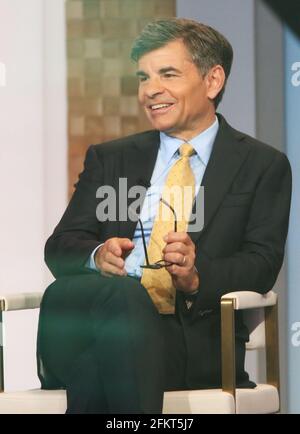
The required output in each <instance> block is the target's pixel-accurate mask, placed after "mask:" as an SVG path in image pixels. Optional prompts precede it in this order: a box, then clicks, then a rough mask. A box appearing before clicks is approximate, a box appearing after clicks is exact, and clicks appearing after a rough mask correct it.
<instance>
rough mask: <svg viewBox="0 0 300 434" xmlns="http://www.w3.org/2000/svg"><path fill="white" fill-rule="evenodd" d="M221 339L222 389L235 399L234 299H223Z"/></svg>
mask: <svg viewBox="0 0 300 434" xmlns="http://www.w3.org/2000/svg"><path fill="white" fill-rule="evenodd" d="M221 337H222V338H221V339H222V389H223V391H224V392H229V393H230V394H231V395H232V396H233V397H234V400H235V388H236V378H235V377H236V373H235V328H234V300H233V299H230V298H228V299H226V298H225V299H222V301H221Z"/></svg>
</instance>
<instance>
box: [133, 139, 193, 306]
mask: <svg viewBox="0 0 300 434" xmlns="http://www.w3.org/2000/svg"><path fill="white" fill-rule="evenodd" d="M179 152H180V159H179V160H177V161H176V163H175V164H174V165H173V167H172V168H171V169H170V171H169V173H168V175H167V179H166V182H165V185H164V187H163V191H162V198H163V199H164V200H165V201H166V202H167V203H168V204H169V205H171V206H172V207H173V208H174V210H175V212H176V216H177V231H178V232H186V230H187V225H188V221H189V217H190V213H191V210H192V204H193V200H194V196H195V177H194V174H193V171H192V169H191V166H190V161H189V157H190V156H191V155H192V154H193V153H194V152H195V151H194V148H193V147H192V146H191V145H189V144H188V143H184V144H183V145H181V146H180V148H179ZM173 230H174V215H173V213H172V212H171V210H170V209H169V208H168V206H166V205H165V204H164V203H163V202H160V203H159V210H158V213H157V215H156V217H155V220H154V224H153V228H152V232H151V236H150V241H149V245H148V249H147V252H148V256H149V262H150V264H153V263H154V262H156V261H159V260H160V259H162V255H163V254H162V250H163V248H164V247H165V245H166V243H165V241H164V240H163V237H164V236H165V235H167V233H168V232H169V231H173ZM141 283H142V285H144V286H145V288H147V290H148V292H149V295H150V297H151V298H152V300H153V303H154V304H155V306H156V307H157V309H158V311H159V312H160V313H162V314H172V313H174V312H175V295H176V290H175V288H174V287H173V285H172V278H171V276H170V274H169V273H168V271H167V270H166V269H165V268H161V269H158V270H152V269H147V268H145V269H144V270H143V274H142V279H141Z"/></svg>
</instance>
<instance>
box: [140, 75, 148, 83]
mask: <svg viewBox="0 0 300 434" xmlns="http://www.w3.org/2000/svg"><path fill="white" fill-rule="evenodd" d="M146 80H147V76H146V75H140V76H139V82H140V83H141V82H143V81H146Z"/></svg>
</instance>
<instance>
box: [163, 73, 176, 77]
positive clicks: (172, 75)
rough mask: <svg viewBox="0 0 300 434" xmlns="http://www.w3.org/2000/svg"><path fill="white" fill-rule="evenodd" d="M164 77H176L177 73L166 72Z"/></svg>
mask: <svg viewBox="0 0 300 434" xmlns="http://www.w3.org/2000/svg"><path fill="white" fill-rule="evenodd" d="M164 77H165V78H172V77H176V75H175V74H171V72H166V73H165V74H164Z"/></svg>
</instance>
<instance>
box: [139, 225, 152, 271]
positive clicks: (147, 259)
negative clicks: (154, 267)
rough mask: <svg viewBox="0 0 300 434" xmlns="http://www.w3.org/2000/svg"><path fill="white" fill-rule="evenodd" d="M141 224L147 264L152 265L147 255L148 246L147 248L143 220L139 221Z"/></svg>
mask: <svg viewBox="0 0 300 434" xmlns="http://www.w3.org/2000/svg"><path fill="white" fill-rule="evenodd" d="M139 224H140V227H141V231H142V240H143V246H144V252H145V259H146V264H147V265H150V263H149V258H148V253H147V246H146V239H145V234H144V228H143V224H142V222H141V219H139Z"/></svg>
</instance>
